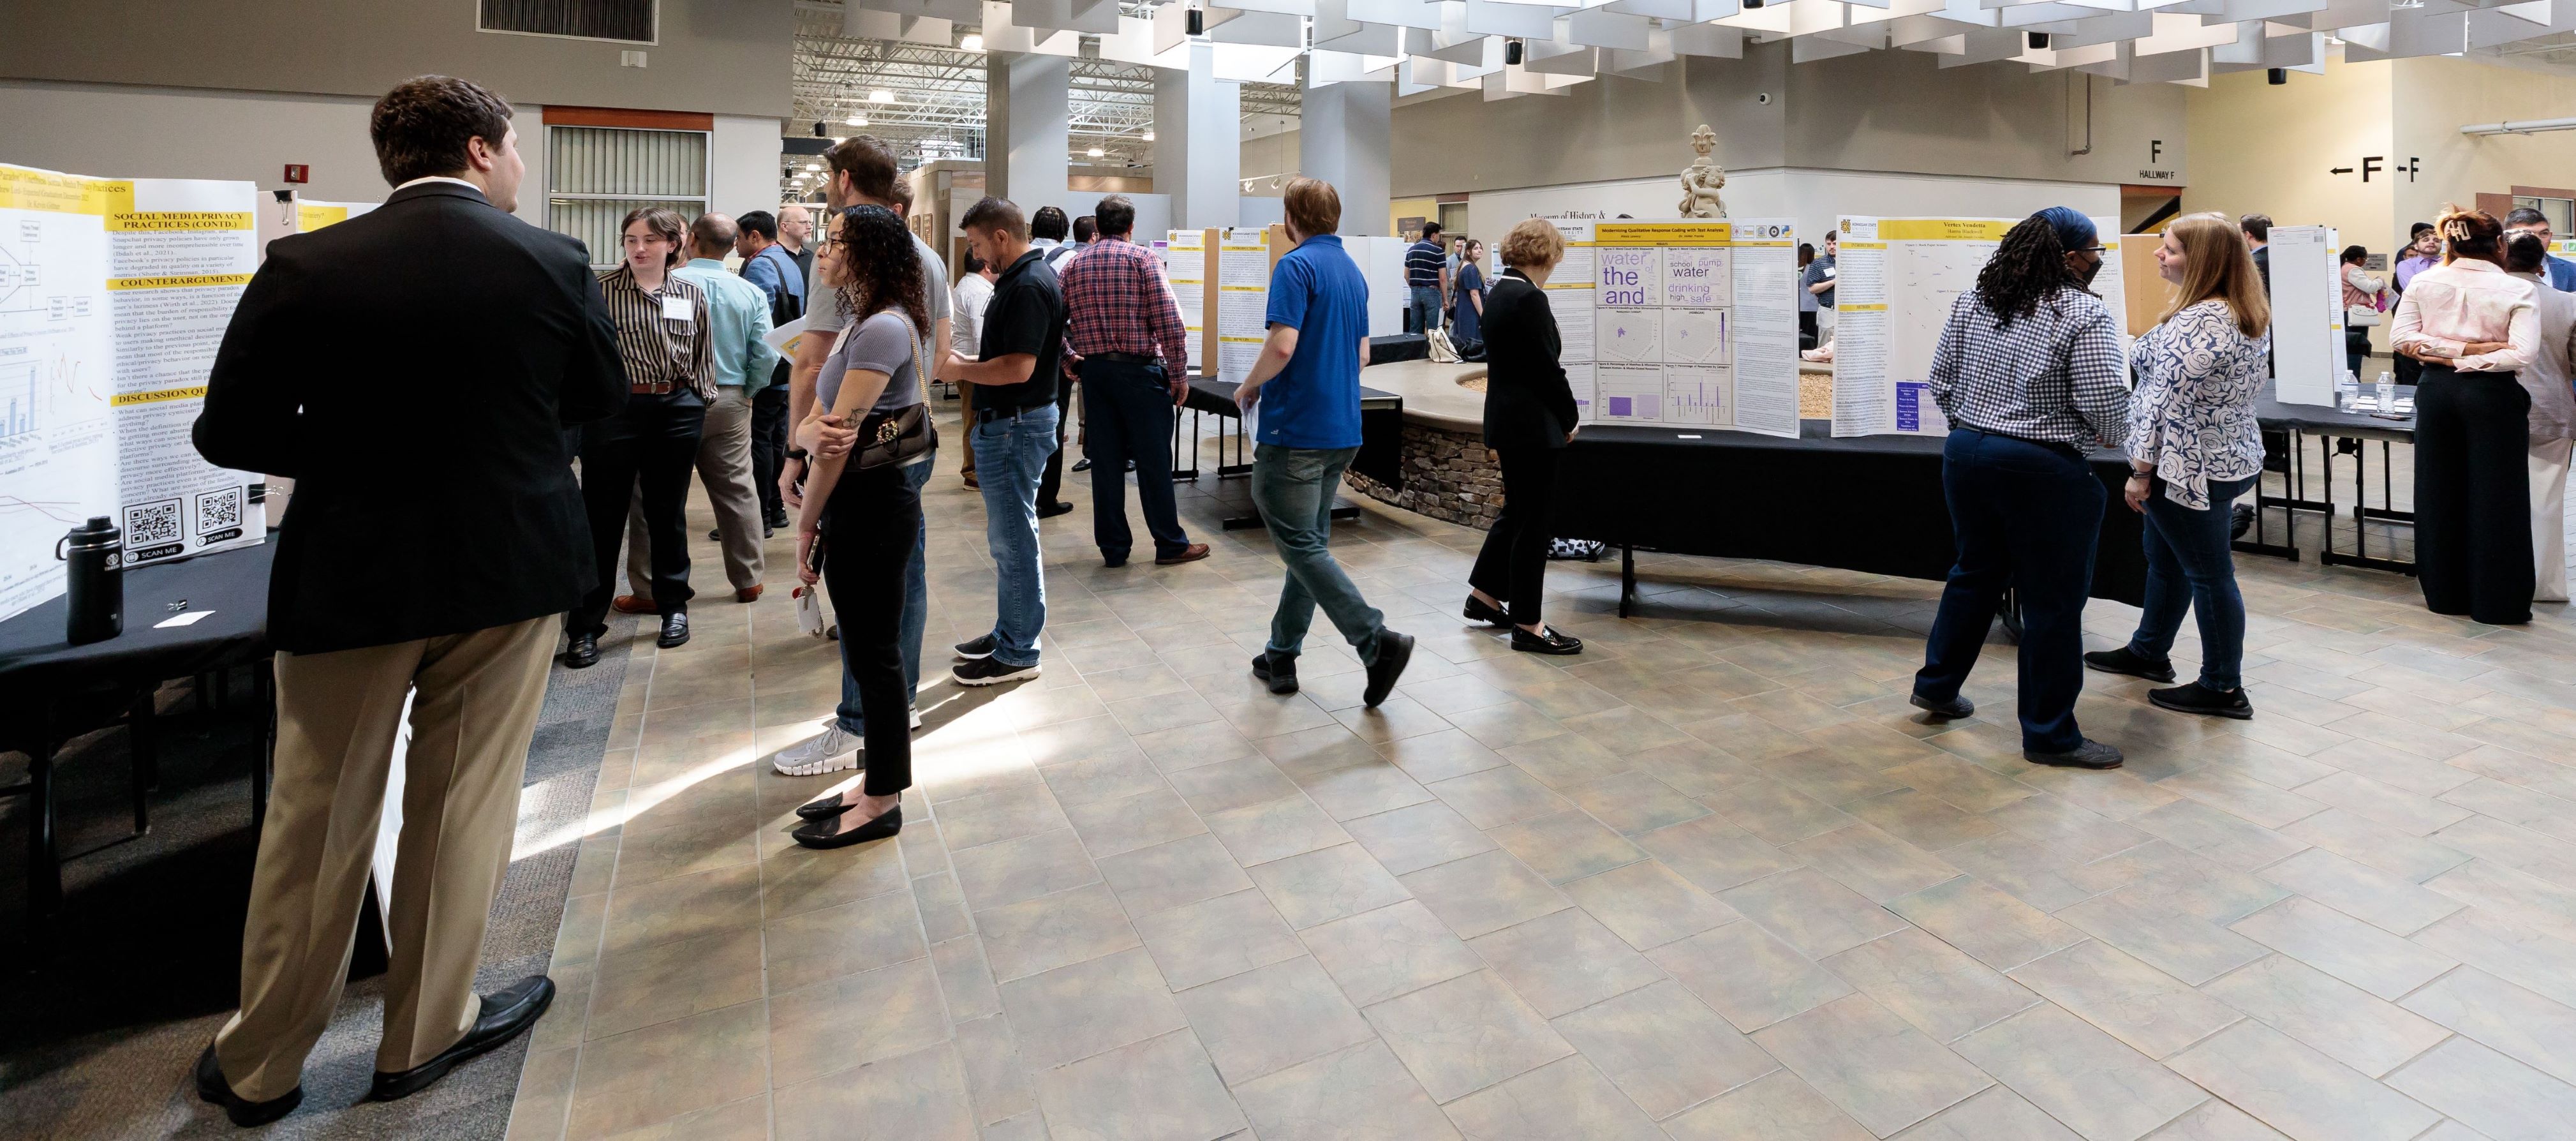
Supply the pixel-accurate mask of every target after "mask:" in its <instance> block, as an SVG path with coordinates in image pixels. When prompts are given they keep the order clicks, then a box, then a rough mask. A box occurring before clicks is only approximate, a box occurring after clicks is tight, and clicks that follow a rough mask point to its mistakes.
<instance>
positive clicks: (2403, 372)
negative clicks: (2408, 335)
mask: <svg viewBox="0 0 2576 1141" xmlns="http://www.w3.org/2000/svg"><path fill="white" fill-rule="evenodd" d="M2397 383H2399V384H2422V383H2424V362H2422V361H2419V360H2416V359H2415V358H2413V357H2410V356H2407V355H2406V354H2404V353H2399V354H2397Z"/></svg>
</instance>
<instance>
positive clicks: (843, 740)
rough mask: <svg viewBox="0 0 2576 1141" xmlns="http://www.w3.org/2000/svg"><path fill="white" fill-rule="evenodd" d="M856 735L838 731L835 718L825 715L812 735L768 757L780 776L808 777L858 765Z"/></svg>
mask: <svg viewBox="0 0 2576 1141" xmlns="http://www.w3.org/2000/svg"><path fill="white" fill-rule="evenodd" d="M860 744H861V742H860V741H859V739H858V738H857V737H854V736H852V735H850V734H848V733H845V732H842V731H841V723H840V721H839V720H838V719H836V718H835V719H826V720H825V721H824V722H823V731H822V732H821V733H819V734H816V735H815V736H814V737H813V738H811V739H809V740H805V741H801V742H798V743H797V744H794V745H790V746H788V747H787V748H784V749H780V750H779V751H778V755H777V756H774V757H771V758H770V759H769V763H770V766H771V767H773V768H775V769H777V770H778V775H780V776H790V777H811V776H821V775H823V774H824V773H836V772H839V771H841V770H842V769H855V768H857V767H859V746H860Z"/></svg>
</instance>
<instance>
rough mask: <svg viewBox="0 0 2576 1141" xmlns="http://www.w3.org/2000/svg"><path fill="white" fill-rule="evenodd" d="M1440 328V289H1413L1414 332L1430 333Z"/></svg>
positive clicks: (1435, 287)
mask: <svg viewBox="0 0 2576 1141" xmlns="http://www.w3.org/2000/svg"><path fill="white" fill-rule="evenodd" d="M1439 327H1440V287H1439V286H1437V285H1417V286H1414V287H1413V331H1414V332H1417V333H1428V332H1430V331H1431V330H1433V329H1437V328H1439Z"/></svg>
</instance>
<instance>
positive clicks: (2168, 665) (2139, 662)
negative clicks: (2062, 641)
mask: <svg viewBox="0 0 2576 1141" xmlns="http://www.w3.org/2000/svg"><path fill="white" fill-rule="evenodd" d="M2084 666H2085V668H2086V669H2095V670H2100V671H2102V672H2103V673H2106V674H2127V675H2129V676H2130V677H2142V678H2145V679H2147V680H2148V681H2172V680H2173V679H2174V668H2173V660H2172V659H2170V658H2167V659H2165V660H2163V661H2157V660H2156V659H2154V658H2150V657H2148V656H2146V655H2144V654H2141V653H2139V652H2137V651H2136V650H2132V649H2130V648H2128V647H2127V646H2122V647H2120V648H2119V649H2116V650H2095V651H2093V652H2092V653H2089V654H2086V655H2084Z"/></svg>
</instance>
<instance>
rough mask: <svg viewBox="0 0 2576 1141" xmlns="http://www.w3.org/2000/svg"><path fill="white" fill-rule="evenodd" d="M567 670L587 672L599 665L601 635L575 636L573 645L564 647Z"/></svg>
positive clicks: (564, 661)
mask: <svg viewBox="0 0 2576 1141" xmlns="http://www.w3.org/2000/svg"><path fill="white" fill-rule="evenodd" d="M563 663H564V668H565V669H571V670H586V669H589V668H590V667H592V666H595V665H598V664H599V635H597V634H575V635H573V636H572V644H571V645H569V646H566V647H564V656H563Z"/></svg>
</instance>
